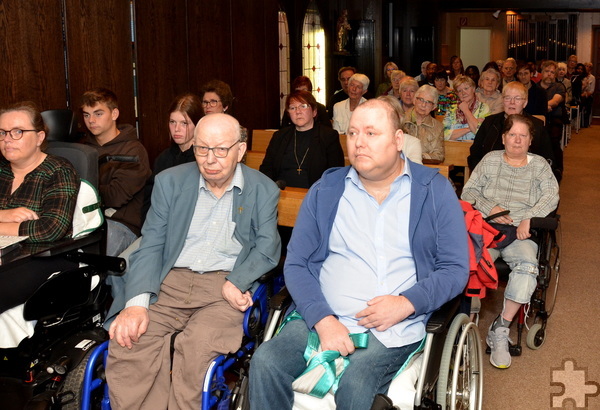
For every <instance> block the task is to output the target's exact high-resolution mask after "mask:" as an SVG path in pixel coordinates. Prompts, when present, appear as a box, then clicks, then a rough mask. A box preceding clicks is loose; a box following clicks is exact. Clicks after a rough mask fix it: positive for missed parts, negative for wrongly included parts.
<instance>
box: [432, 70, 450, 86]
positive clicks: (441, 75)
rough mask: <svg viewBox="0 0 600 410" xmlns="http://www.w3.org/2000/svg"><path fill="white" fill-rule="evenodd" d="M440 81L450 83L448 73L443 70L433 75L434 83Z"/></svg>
mask: <svg viewBox="0 0 600 410" xmlns="http://www.w3.org/2000/svg"><path fill="white" fill-rule="evenodd" d="M438 79H440V80H442V79H443V80H446V83H448V73H447V72H446V70H444V69H443V68H442V69H441V70H437V71H436V72H435V73H433V81H435V80H438Z"/></svg>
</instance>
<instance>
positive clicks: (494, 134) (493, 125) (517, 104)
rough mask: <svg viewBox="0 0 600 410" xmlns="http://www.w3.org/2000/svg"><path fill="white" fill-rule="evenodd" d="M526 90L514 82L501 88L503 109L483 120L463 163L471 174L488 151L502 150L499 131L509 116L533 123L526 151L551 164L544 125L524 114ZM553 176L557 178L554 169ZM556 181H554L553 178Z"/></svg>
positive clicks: (550, 147) (549, 148) (548, 143)
mask: <svg viewBox="0 0 600 410" xmlns="http://www.w3.org/2000/svg"><path fill="white" fill-rule="evenodd" d="M527 95H528V94H527V89H526V88H525V86H524V85H523V84H521V83H520V82H518V81H512V82H510V83H508V84H506V85H505V86H504V88H503V89H502V101H503V104H504V110H503V111H502V112H500V113H498V114H493V115H490V116H489V117H487V118H486V119H485V120H484V121H483V124H481V127H480V128H479V131H477V135H476V136H475V140H474V141H473V145H472V146H471V154H470V155H469V157H468V159H467V161H468V163H469V168H470V169H471V171H473V170H474V169H475V166H477V164H478V163H479V161H481V159H482V158H483V157H484V156H485V154H487V153H488V152H490V151H496V150H502V149H504V144H503V142H502V130H503V129H504V122H505V120H506V118H507V117H508V116H509V115H512V114H520V115H523V116H524V117H526V118H528V119H529V120H531V122H532V124H533V135H532V141H531V146H530V147H529V152H531V153H532V154H537V155H539V156H541V157H543V158H545V159H546V160H547V161H548V162H549V163H550V164H553V160H554V152H553V151H552V145H551V143H550V137H549V136H548V132H547V131H546V128H545V127H544V122H543V121H542V120H539V119H537V118H535V117H533V116H532V115H530V114H528V113H527V112H525V107H526V106H527V105H528V104H529V102H528V100H527ZM553 170H554V174H555V176H556V175H560V174H559V173H558V172H557V170H555V169H554V166H553ZM557 179H558V178H557Z"/></svg>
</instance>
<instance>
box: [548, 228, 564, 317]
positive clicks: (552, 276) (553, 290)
mask: <svg viewBox="0 0 600 410" xmlns="http://www.w3.org/2000/svg"><path fill="white" fill-rule="evenodd" d="M550 237H551V239H550V244H549V247H548V266H547V267H546V269H547V276H548V277H547V282H546V283H547V290H546V312H548V316H550V315H551V314H552V311H553V310H554V304H555V303H556V294H557V293H558V280H559V277H560V249H561V241H562V234H561V229H560V220H559V222H558V228H556V231H554V232H551V233H550Z"/></svg>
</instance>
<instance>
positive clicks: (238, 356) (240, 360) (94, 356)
mask: <svg viewBox="0 0 600 410" xmlns="http://www.w3.org/2000/svg"><path fill="white" fill-rule="evenodd" d="M259 282H260V285H259V287H258V288H257V289H256V291H255V292H254V294H253V295H252V299H253V301H254V303H253V305H252V306H251V307H250V308H249V309H248V310H247V311H246V312H245V314H244V321H243V327H244V337H243V339H242V345H241V347H240V348H239V349H238V350H237V351H236V352H235V353H232V354H227V355H220V356H219V357H217V358H215V359H214V360H213V361H212V363H211V364H210V365H209V368H208V370H207V373H206V376H205V378H204V384H203V386H202V409H204V410H209V409H213V408H216V407H217V406H218V408H238V407H237V406H238V405H239V403H242V402H243V401H244V399H246V397H245V396H244V395H243V392H245V386H247V383H248V368H249V363H250V357H251V356H252V352H253V351H254V350H255V349H256V347H258V343H259V341H260V340H262V339H263V334H264V329H265V324H266V322H267V314H268V311H269V299H270V297H271V296H273V295H274V294H275V293H277V292H279V290H280V289H281V288H282V286H283V276H282V275H281V269H280V268H275V269H274V270H273V271H272V272H269V273H267V274H265V275H263V277H261V278H260V279H259ZM108 343H109V342H108V341H106V342H104V343H102V344H101V345H99V346H97V347H96V348H95V349H94V350H93V351H92V352H91V354H90V358H89V360H88V361H87V362H86V364H87V366H86V368H85V370H84V371H83V374H84V376H83V383H82V394H81V396H82V400H81V409H82V410H87V409H90V408H100V409H102V410H110V409H111V407H110V399H109V387H108V385H107V383H106V377H105V374H104V368H105V366H106V359H107V357H108ZM240 393H242V394H240Z"/></svg>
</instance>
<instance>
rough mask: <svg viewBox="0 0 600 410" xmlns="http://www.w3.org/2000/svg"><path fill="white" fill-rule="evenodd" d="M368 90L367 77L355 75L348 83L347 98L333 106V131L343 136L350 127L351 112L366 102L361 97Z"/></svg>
mask: <svg viewBox="0 0 600 410" xmlns="http://www.w3.org/2000/svg"><path fill="white" fill-rule="evenodd" d="M368 88H369V77H367V76H366V75H364V74H359V73H356V74H354V75H353V76H352V77H350V80H349V81H348V96H349V98H348V99H346V100H344V101H340V102H339V103H337V104H335V105H334V106H333V129H334V130H336V131H337V132H339V133H340V134H345V133H346V131H348V125H350V117H351V116H352V112H353V111H354V110H355V109H356V107H358V106H359V104H362V103H364V102H365V101H367V99H366V98H364V97H363V95H364V94H365V93H366V92H367V89H368Z"/></svg>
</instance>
